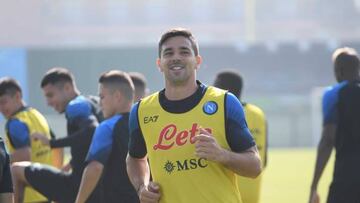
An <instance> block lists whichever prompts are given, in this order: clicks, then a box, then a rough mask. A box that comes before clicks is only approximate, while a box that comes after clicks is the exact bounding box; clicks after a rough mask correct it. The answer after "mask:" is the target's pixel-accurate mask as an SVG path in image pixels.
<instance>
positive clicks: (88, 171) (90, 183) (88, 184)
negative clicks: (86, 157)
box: [76, 161, 104, 203]
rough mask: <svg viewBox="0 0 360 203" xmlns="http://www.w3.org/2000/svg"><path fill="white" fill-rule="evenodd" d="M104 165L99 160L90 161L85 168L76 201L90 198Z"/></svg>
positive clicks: (78, 202)
mask: <svg viewBox="0 0 360 203" xmlns="http://www.w3.org/2000/svg"><path fill="white" fill-rule="evenodd" d="M103 168H104V166H103V165H102V164H101V163H99V162H97V161H92V162H90V163H89V164H88V165H87V166H86V168H85V169H84V172H83V176H82V179H81V184H80V188H79V192H78V195H77V198H76V203H83V202H86V200H87V199H88V198H89V196H90V194H91V193H92V192H93V190H94V188H95V187H96V185H97V183H98V182H99V179H100V177H101V174H102V171H103Z"/></svg>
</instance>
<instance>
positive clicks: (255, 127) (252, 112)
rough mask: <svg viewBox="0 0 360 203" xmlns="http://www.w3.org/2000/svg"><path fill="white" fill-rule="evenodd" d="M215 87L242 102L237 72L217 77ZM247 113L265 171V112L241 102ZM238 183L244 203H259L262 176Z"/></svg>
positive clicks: (241, 82) (239, 178)
mask: <svg viewBox="0 0 360 203" xmlns="http://www.w3.org/2000/svg"><path fill="white" fill-rule="evenodd" d="M214 86H215V87H218V88H221V89H224V90H228V91H229V92H231V93H233V94H234V95H235V96H236V97H237V98H238V99H239V100H240V101H241V99H240V97H241V91H242V87H243V79H242V77H241V75H239V74H238V73H237V72H235V71H222V72H220V73H218V74H217V75H216V78H215V82H214ZM241 104H242V106H243V107H244V111H245V118H246V122H247V124H248V128H249V129H250V132H251V134H252V135H253V136H254V139H255V143H256V146H257V148H258V150H259V154H260V158H261V160H263V162H262V168H263V169H265V167H266V161H267V123H266V119H265V114H264V112H263V111H262V110H261V109H260V108H259V107H257V106H255V105H254V104H250V103H245V102H241ZM238 183H239V189H240V194H241V198H242V200H243V202H244V203H258V202H259V199H260V189H261V175H260V176H258V177H257V178H256V179H249V178H246V177H242V176H238Z"/></svg>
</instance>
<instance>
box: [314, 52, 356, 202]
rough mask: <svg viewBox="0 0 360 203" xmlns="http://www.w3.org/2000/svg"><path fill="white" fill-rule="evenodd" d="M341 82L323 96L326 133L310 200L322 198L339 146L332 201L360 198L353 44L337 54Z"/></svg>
mask: <svg viewBox="0 0 360 203" xmlns="http://www.w3.org/2000/svg"><path fill="white" fill-rule="evenodd" d="M332 58H333V62H334V72H335V77H336V80H337V81H338V84H336V85H333V86H331V87H329V88H328V89H326V91H325V93H324V96H323V104H322V107H323V127H322V136H321V140H320V143H319V145H318V149H317V159H316V165H315V172H314V178H313V181H312V184H311V192H310V198H309V199H310V200H309V202H310V203H315V202H319V199H320V198H319V196H318V194H317V186H318V183H319V180H320V177H321V175H322V172H323V170H324V168H325V166H326V164H327V162H328V160H329V157H330V155H331V151H332V149H333V148H334V147H335V149H336V158H335V168H334V175H333V180H332V183H331V186H330V189H329V193H328V199H327V202H328V203H345V202H346V203H359V202H360V175H359V172H360V125H359V124H360V76H359V69H360V67H359V65H360V61H359V56H358V54H357V53H356V51H355V50H354V49H352V48H348V47H345V48H340V49H337V50H336V51H335V52H334V54H333V57H332Z"/></svg>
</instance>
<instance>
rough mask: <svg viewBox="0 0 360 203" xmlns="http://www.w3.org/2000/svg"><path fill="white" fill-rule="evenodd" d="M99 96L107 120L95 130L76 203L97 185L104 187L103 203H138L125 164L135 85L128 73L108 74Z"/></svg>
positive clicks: (104, 77) (104, 78)
mask: <svg viewBox="0 0 360 203" xmlns="http://www.w3.org/2000/svg"><path fill="white" fill-rule="evenodd" d="M99 95H100V104H101V108H102V110H103V113H104V116H105V118H106V120H104V121H103V122H101V124H100V125H99V126H98V127H97V128H96V130H95V134H94V137H93V140H92V143H91V146H90V150H89V152H88V155H87V158H86V162H87V164H88V165H87V166H86V168H85V170H84V173H83V177H82V181H81V184H80V189H79V193H78V195H77V198H76V203H83V202H85V201H86V199H87V198H88V196H89V195H90V194H91V192H92V191H93V189H94V188H95V186H96V185H97V184H101V185H102V200H101V202H103V203H112V202H113V203H117V202H126V203H137V202H139V199H138V197H137V195H136V192H135V189H134V187H133V186H132V185H131V183H130V180H129V178H128V175H127V173H126V163H125V160H126V155H127V152H128V142H129V122H128V121H129V112H130V109H131V105H132V103H133V97H134V85H133V83H132V81H131V79H130V77H129V75H128V74H127V73H125V72H122V71H115V70H113V71H109V72H105V73H103V74H102V75H101V76H100V79H99ZM101 176H102V179H103V180H102V181H100V180H101V179H100V177H101ZM100 182H101V183H100Z"/></svg>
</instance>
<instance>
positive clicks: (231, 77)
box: [214, 70, 243, 99]
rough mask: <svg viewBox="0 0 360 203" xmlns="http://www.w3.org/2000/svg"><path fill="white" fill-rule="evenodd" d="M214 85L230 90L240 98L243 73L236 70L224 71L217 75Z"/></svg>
mask: <svg viewBox="0 0 360 203" xmlns="http://www.w3.org/2000/svg"><path fill="white" fill-rule="evenodd" d="M214 86H215V87H218V88H221V89H224V90H228V91H229V92H231V93H233V94H234V95H235V96H236V97H237V98H239V99H240V96H241V91H242V88H243V79H242V77H241V75H240V74H239V73H237V72H235V71H232V70H227V71H222V72H219V73H218V74H217V75H216V78H215V81H214Z"/></svg>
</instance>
